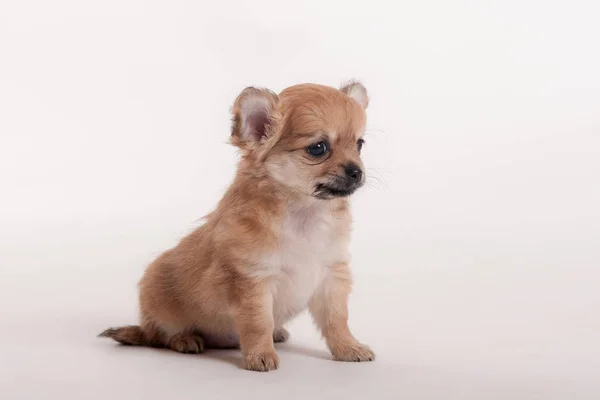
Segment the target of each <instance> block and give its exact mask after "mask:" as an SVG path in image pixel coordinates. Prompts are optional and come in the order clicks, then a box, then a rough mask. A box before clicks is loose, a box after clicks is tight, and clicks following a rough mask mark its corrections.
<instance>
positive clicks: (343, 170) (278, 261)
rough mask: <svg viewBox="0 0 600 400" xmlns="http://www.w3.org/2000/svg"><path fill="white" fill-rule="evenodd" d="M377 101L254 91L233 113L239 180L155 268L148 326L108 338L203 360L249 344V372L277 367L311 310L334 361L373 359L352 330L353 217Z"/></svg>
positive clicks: (149, 284)
mask: <svg viewBox="0 0 600 400" xmlns="http://www.w3.org/2000/svg"><path fill="white" fill-rule="evenodd" d="M367 104H368V97H367V92H366V90H365V88H364V87H363V86H362V85H361V84H360V83H356V82H353V83H350V84H348V85H346V86H344V87H343V88H342V89H340V90H338V89H334V88H331V87H327V86H320V85H314V84H303V85H297V86H292V87H290V88H287V89H285V90H284V91H283V92H282V93H281V94H280V95H279V96H277V95H276V94H274V93H273V92H271V91H269V90H265V89H256V88H247V89H245V90H244V91H242V93H241V94H240V95H239V96H238V98H237V99H236V101H235V104H234V106H233V129H232V134H231V140H232V142H233V144H234V145H236V146H238V147H239V148H240V149H241V152H242V158H241V161H240V163H239V166H238V171H237V175H236V177H235V180H234V182H233V184H232V185H231V187H230V188H229V190H228V191H227V193H226V194H225V196H224V197H223V199H222V200H221V201H220V203H219V205H218V206H217V208H216V210H215V211H214V212H212V213H211V214H209V215H208V216H207V217H206V222H205V224H204V225H202V226H201V227H200V228H198V229H196V230H195V231H194V232H192V233H191V234H190V235H189V236H187V237H185V238H184V239H182V240H181V242H180V243H179V244H178V245H177V246H176V247H175V248H173V249H171V250H168V251H166V252H165V253H163V254H162V255H161V256H160V257H158V259H157V260H156V261H154V262H153V263H152V264H151V265H150V266H149V267H148V269H147V270H146V273H145V275H144V277H143V278H142V280H141V282H140V308H141V323H140V326H126V327H121V328H113V329H108V330H106V331H105V332H103V333H102V334H101V336H105V337H111V338H113V339H114V340H116V341H117V342H120V343H123V344H129V345H144V346H155V347H168V348H171V349H173V350H175V351H179V352H184V353H199V352H202V351H203V350H204V348H206V347H212V348H231V347H238V346H240V347H241V350H242V354H243V356H244V367H245V368H246V369H249V370H255V371H269V370H273V369H276V368H277V366H278V365H279V358H278V356H277V354H276V353H275V348H274V346H273V342H282V341H285V340H286V339H287V337H288V333H287V331H286V330H285V329H284V324H285V323H286V322H288V321H289V320H290V319H292V318H294V317H295V316H296V315H298V314H299V313H300V312H302V311H303V310H305V309H306V308H307V307H308V309H309V310H310V313H311V314H312V316H313V319H314V321H315V323H316V325H317V326H318V328H319V329H320V330H321V332H322V334H323V337H324V338H325V340H326V341H327V346H328V347H329V349H330V350H331V353H332V354H333V357H334V359H336V360H340V361H371V360H373V359H374V358H375V355H374V354H373V352H372V351H371V350H370V349H369V347H367V346H365V345H363V344H361V343H359V342H358V341H357V340H356V339H355V338H354V336H352V334H351V333H350V330H349V328H348V294H349V293H350V288H351V284H352V279H351V273H350V269H349V267H348V262H349V255H348V242H349V236H350V228H351V215H350V209H349V204H348V199H347V197H348V196H349V195H350V194H352V193H353V192H354V191H355V190H356V189H357V188H359V187H360V186H362V185H363V183H364V173H363V172H362V171H363V167H362V162H361V159H360V150H361V147H362V144H363V140H362V138H361V136H362V134H363V132H364V130H365V121H366V116H365V111H364V110H365V108H366V107H367Z"/></svg>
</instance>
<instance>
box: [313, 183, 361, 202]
mask: <svg viewBox="0 0 600 400" xmlns="http://www.w3.org/2000/svg"><path fill="white" fill-rule="evenodd" d="M361 186H362V183H359V184H352V185H344V186H339V185H336V184H324V183H319V184H318V185H317V186H316V187H315V194H314V196H315V197H316V198H317V199H322V200H329V199H332V198H334V197H348V196H350V195H351V194H352V193H354V192H356V189H358V188H360V187H361Z"/></svg>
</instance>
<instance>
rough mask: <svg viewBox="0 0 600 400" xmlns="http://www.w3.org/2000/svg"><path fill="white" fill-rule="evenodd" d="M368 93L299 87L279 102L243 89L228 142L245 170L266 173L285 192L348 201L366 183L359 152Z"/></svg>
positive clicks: (356, 86)
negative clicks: (237, 150) (235, 148)
mask: <svg viewBox="0 0 600 400" xmlns="http://www.w3.org/2000/svg"><path fill="white" fill-rule="evenodd" d="M368 102H369V100H368V96H367V91H366V89H365V88H364V86H362V85H361V84H360V83H358V82H351V83H349V84H347V85H345V86H343V87H342V88H341V89H339V90H338V89H335V88H332V87H328V86H321V85H314V84H302V85H297V86H292V87H290V88H287V89H285V90H284V91H283V92H281V93H280V94H279V96H277V95H276V94H274V93H273V92H271V91H269V90H266V89H256V88H246V89H244V91H242V93H241V94H240V95H239V96H238V98H237V100H236V102H235V104H234V107H233V130H232V142H233V144H235V145H236V146H238V147H240V148H241V149H242V150H243V157H244V159H245V160H246V161H248V162H247V163H245V164H243V165H244V167H243V168H254V169H260V170H264V171H266V173H267V175H268V176H269V177H270V178H272V179H274V180H276V181H277V182H279V183H280V184H281V185H282V186H283V187H285V188H287V189H289V190H291V191H294V192H296V193H299V194H303V195H307V196H312V197H315V198H318V199H325V200H326V199H332V198H336V197H345V196H349V195H351V194H352V193H354V192H355V191H356V189H358V188H359V187H361V186H362V185H363V183H364V180H365V174H364V172H363V170H364V168H363V164H362V161H361V159H360V151H361V148H362V145H363V143H364V140H363V139H362V135H363V133H364V129H365V123H366V115H365V109H366V107H367V105H368Z"/></svg>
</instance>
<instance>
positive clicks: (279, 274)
mask: <svg viewBox="0 0 600 400" xmlns="http://www.w3.org/2000/svg"><path fill="white" fill-rule="evenodd" d="M339 224H340V221H339V219H336V218H335V217H334V216H333V215H332V214H331V212H330V209H329V205H328V204H327V203H324V202H315V203H312V204H310V205H307V206H303V207H290V209H289V210H288V212H287V214H286V216H285V218H284V220H283V225H282V226H281V229H280V231H279V235H280V236H279V240H278V247H277V250H276V251H274V252H273V253H271V254H269V255H268V256H267V257H266V258H265V259H264V267H265V273H266V274H268V275H269V276H270V277H271V278H272V279H273V286H272V293H273V314H274V317H275V323H276V324H278V325H281V324H283V323H284V322H285V321H288V320H289V319H291V318H293V317H294V316H296V315H297V314H298V313H300V312H302V311H303V310H304V309H306V307H307V305H308V301H309V299H310V297H311V296H312V294H313V293H314V291H315V289H316V288H317V286H318V285H319V284H320V283H321V281H322V280H323V277H324V274H325V273H326V270H327V268H328V267H329V266H331V265H332V264H333V263H334V262H339V261H344V260H346V258H347V255H346V254H347V253H346V252H347V244H348V243H347V240H346V238H345V236H346V235H343V236H344V237H340V236H339V231H340V229H339Z"/></svg>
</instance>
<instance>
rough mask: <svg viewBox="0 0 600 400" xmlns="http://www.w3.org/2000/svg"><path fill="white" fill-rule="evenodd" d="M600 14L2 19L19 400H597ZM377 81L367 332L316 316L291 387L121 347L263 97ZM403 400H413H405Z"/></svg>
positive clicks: (360, 320) (162, 6)
mask: <svg viewBox="0 0 600 400" xmlns="http://www.w3.org/2000/svg"><path fill="white" fill-rule="evenodd" d="M599 15H600V5H598V3H597V2H594V1H592V0H589V1H576V0H573V1H566V0H565V1H541V0H540V1H535V0H522V1H489V2H481V1H475V0H470V1H469V0H467V1H460V2H458V1H452V2H451V1H443V0H437V1H435V0H426V1H419V2H416V1H413V2H406V1H402V2H392V1H375V0H371V1H367V2H364V1H362V2H361V1H348V0H345V1H325V0H321V1H295V2H286V1H261V0H254V1H219V2H200V1H196V2H194V1H180V0H177V1H162V2H161V1H141V0H137V1H136V0H110V1H109V0H105V1H96V2H92V1H76V0H72V1H66V0H56V1H52V2H50V1H42V0H39V1H26V0H19V1H17V0H13V1H11V0H4V1H2V2H1V3H0V178H1V179H0V182H1V192H0V206H1V207H0V316H1V318H0V397H2V398H3V399H42V398H49V399H50V398H51V399H54V398H57V399H58V398H60V399H67V398H68V399H71V398H73V399H81V398H86V399H96V398H98V399H100V398H107V397H108V398H125V396H130V398H131V396H133V398H136V397H138V396H141V395H144V396H145V397H146V398H148V399H149V398H157V399H158V398H166V396H169V397H173V396H175V397H176V398H190V399H191V398H211V399H212V398H215V399H216V398H234V397H239V396H244V397H248V396H250V397H257V398H258V397H261V398H263V397H265V396H267V398H269V397H270V396H275V395H279V396H285V397H286V398H299V399H304V398H341V397H344V398H348V397H350V398H354V397H356V398H359V397H363V396H365V395H368V396H371V397H375V398H394V399H398V398H407V399H421V398H423V399H429V398H431V399H442V398H443V399H454V398H456V399H467V398H468V399H470V398H473V399H508V398H511V399H534V398H535V399H542V398H544V399H546V398H547V399H551V398H552V399H566V398H577V399H584V398H589V399H597V398H599V397H600V381H599V380H598V376H600V344H599V342H598V337H599V334H600V317H599V315H600V314H599V307H600V292H599V290H598V288H599V282H600V207H599V204H600V73H599V71H600V51H598V46H599V45H598V43H599V39H600V25H599V24H598V18H599ZM349 78H357V79H360V80H361V81H362V82H363V83H364V84H365V86H366V87H367V89H368V90H369V92H370V95H371V103H370V106H369V109H368V116H369V129H368V132H367V136H366V139H367V144H366V145H365V149H364V159H365V163H366V164H367V166H368V167H369V170H368V177H369V178H368V179H369V180H370V183H369V185H368V187H367V188H365V189H363V190H362V191H360V192H359V193H358V194H357V195H356V197H355V200H354V210H355V219H356V224H355V234H354V238H353V242H352V252H353V254H354V265H353V268H354V271H355V275H356V285H355V291H354V295H353V297H352V301H351V325H352V328H353V330H354V331H355V332H356V334H357V336H358V337H359V338H360V339H361V340H363V341H364V342H367V343H368V344H370V345H371V346H372V347H373V348H374V349H375V351H376V352H377V354H378V360H377V361H376V362H375V363H371V364H360V365H350V364H340V363H334V362H330V361H328V360H327V358H328V357H329V356H328V354H327V352H326V350H325V347H324V345H323V343H322V342H321V341H320V340H319V338H318V335H317V333H316V332H315V330H314V329H313V327H312V326H311V323H310V320H309V318H308V317H306V316H303V317H301V318H300V319H298V320H297V321H296V322H294V323H293V324H292V325H291V326H290V331H291V334H292V339H291V342H290V343H289V344H286V345H283V346H281V347H280V349H279V352H280V355H281V357H282V364H281V368H280V370H278V371H277V372H275V373H269V374H253V373H249V372H246V371H243V370H241V369H240V363H239V361H240V360H239V354H238V353H237V352H211V353H208V354H206V355H201V356H182V355H178V354H175V353H170V352H164V351H158V350H148V349H132V348H120V347H117V346H114V345H113V344H112V343H110V342H108V341H102V340H99V339H96V338H95V337H94V336H95V335H96V334H97V333H99V332H100V331H101V330H103V329H104V328H106V327H107V326H109V325H119V324H127V323H134V322H135V321H136V313H137V311H136V306H137V304H136V302H137V297H136V283H137V280H138V279H139V277H140V276H141V274H142V272H143V269H144V267H145V265H146V264H147V263H148V262H149V261H151V260H152V258H153V257H154V256H156V255H157V254H158V253H160V252H161V251H162V250H164V249H166V248H167V247H169V246H172V245H173V244H175V243H176V241H177V240H178V239H179V238H180V237H181V236H182V235H184V234H185V233H187V232H189V231H190V230H191V229H192V228H193V227H194V225H195V224H196V222H195V221H197V220H198V219H199V218H200V217H201V216H203V215H204V214H205V213H207V212H208V211H210V209H211V208H212V207H213V206H214V205H215V203H216V202H217V201H218V199H219V197H220V196H221V195H222V193H223V191H224V189H225V188H226V187H227V185H228V183H229V180H230V178H231V177H232V174H233V168H234V165H235V161H236V154H235V151H234V148H233V147H231V146H229V145H227V144H226V142H227V139H228V135H229V125H230V115H229V107H230V105H231V103H232V102H233V100H234V98H235V96H236V95H237V93H238V92H239V91H240V90H241V89H242V88H244V87H245V86H248V85H260V86H267V87H269V88H270V89H272V90H274V91H280V90H282V89H283V88H285V87H287V86H289V85H292V84H296V83H301V82H316V83H322V84H329V85H338V84H339V83H341V82H342V81H344V80H347V79H349ZM401 396H404V397H401Z"/></svg>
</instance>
